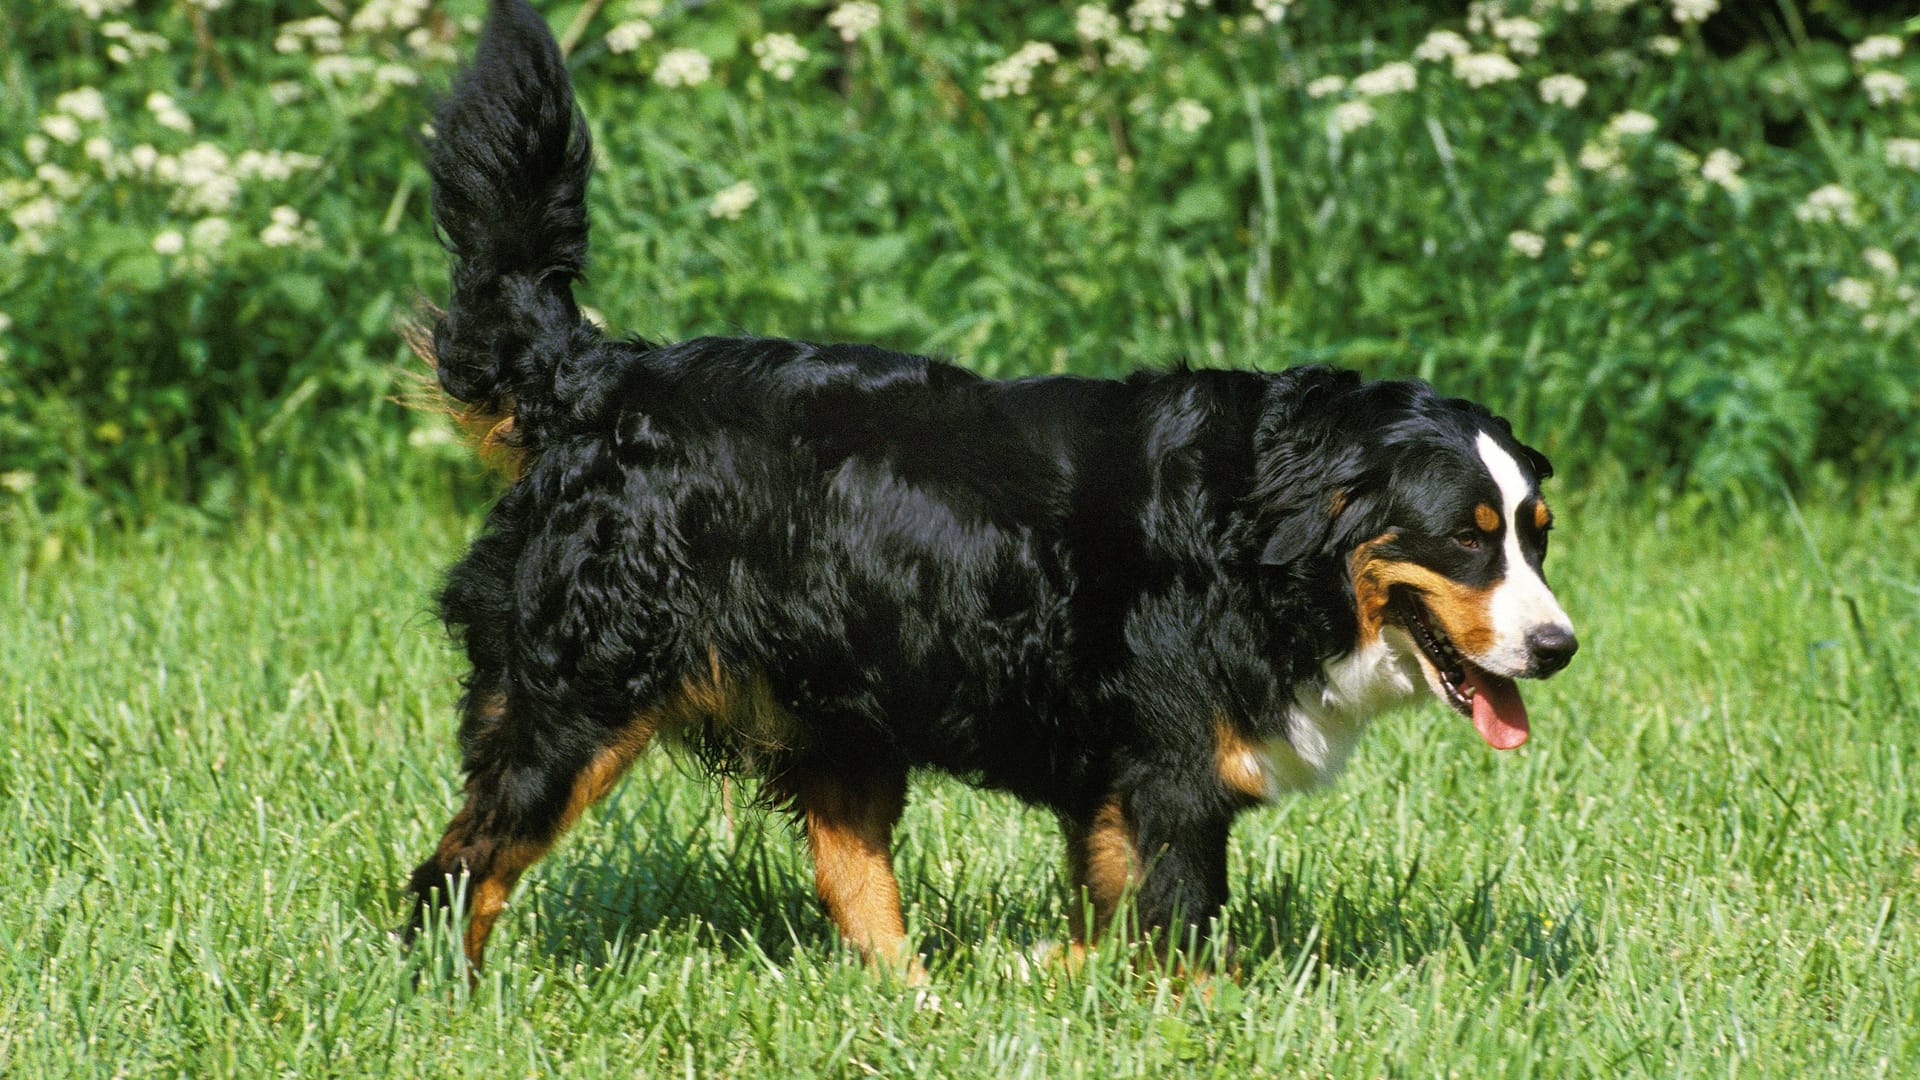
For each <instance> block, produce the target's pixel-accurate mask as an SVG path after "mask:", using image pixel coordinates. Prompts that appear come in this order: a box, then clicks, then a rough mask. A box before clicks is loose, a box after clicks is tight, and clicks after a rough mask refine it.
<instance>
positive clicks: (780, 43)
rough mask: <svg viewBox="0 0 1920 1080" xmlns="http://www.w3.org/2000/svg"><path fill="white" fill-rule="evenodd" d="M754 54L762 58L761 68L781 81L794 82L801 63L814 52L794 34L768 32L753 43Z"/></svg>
mask: <svg viewBox="0 0 1920 1080" xmlns="http://www.w3.org/2000/svg"><path fill="white" fill-rule="evenodd" d="M753 55H755V56H757V57H759V58H760V70H762V71H766V72H770V73H771V74H772V75H773V77H774V78H776V79H778V80H780V81H781V82H792V81H793V77H794V76H795V75H797V74H799V72H800V65H801V64H804V63H806V62H807V57H809V56H811V55H813V54H812V52H811V51H809V50H808V49H807V47H806V46H805V45H802V44H800V39H799V38H797V37H794V36H793V35H792V34H768V35H767V36H766V37H763V38H761V39H760V40H758V41H756V42H754V43H753Z"/></svg>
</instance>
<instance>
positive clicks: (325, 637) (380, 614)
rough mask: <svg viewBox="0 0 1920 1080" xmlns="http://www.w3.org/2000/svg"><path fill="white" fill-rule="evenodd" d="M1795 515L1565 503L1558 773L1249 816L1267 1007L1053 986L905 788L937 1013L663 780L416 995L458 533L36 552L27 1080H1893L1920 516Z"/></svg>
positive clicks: (1533, 760)
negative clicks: (495, 1076)
mask: <svg viewBox="0 0 1920 1080" xmlns="http://www.w3.org/2000/svg"><path fill="white" fill-rule="evenodd" d="M1774 510H1775V511H1776V512H1774V513H1769V514H1767V515H1764V516H1758V517H1754V518H1751V519H1749V520H1747V521H1745V522H1744V523H1741V524H1738V525H1719V526H1716V525H1711V524H1702V523H1701V522H1700V521H1698V520H1696V517H1695V514H1694V513H1693V512H1691V511H1688V510H1683V509H1680V508H1672V509H1668V510H1662V511H1655V510H1650V509H1648V508H1647V507H1645V506H1643V505H1637V504H1628V505H1625V506H1623V505H1620V504H1619V503H1617V502H1615V501H1611V500H1609V499H1603V498H1601V497H1599V496H1586V497H1579V498H1570V499H1569V500H1568V501H1566V502H1565V503H1564V504H1563V505H1562V507H1561V520H1562V523H1563V524H1562V527H1561V528H1560V530H1559V532H1558V536H1559V539H1558V540H1556V544H1555V552H1554V556H1553V560H1552V564H1551V567H1550V569H1551V570H1552V571H1553V574H1554V580H1555V585H1556V587H1557V589H1558V591H1559V592H1560V594H1561V596H1562V598H1563V599H1564V600H1565V602H1566V604H1567V607H1568V608H1569V610H1570V611H1571V612H1572V613H1573V615H1574V618H1575V619H1576V620H1577V621H1578V623H1579V624H1580V626H1581V629H1582V637H1583V640H1584V641H1585V647H1584V648H1583V650H1582V652H1581V655H1580V657H1579V658H1578V659H1577V660H1576V661H1575V663H1574V665H1573V667H1572V668H1571V669H1570V670H1569V671H1568V672H1567V673H1566V674H1564V675H1562V676H1561V677H1560V678H1558V679H1556V680H1554V681H1552V682H1550V683H1546V684H1540V685H1537V686H1534V687H1532V688H1530V697H1531V703H1532V708H1533V714H1534V737H1533V739H1532V741H1530V742H1529V743H1528V744H1527V746H1525V747H1524V748H1522V749H1520V750H1517V751H1513V752H1511V753H1508V754H1504V755H1503V754H1496V753H1495V752H1494V751H1491V750H1489V749H1488V748H1487V747H1486V746H1485V745H1484V744H1483V743H1481V742H1480V740H1479V738H1478V737H1477V736H1476V735H1475V734H1474V733H1473V731H1472V729H1471V726H1470V725H1468V724H1467V723H1466V722H1465V721H1463V720H1461V719H1460V718H1458V717H1457V716H1454V715H1453V714H1451V713H1449V712H1446V711H1445V710H1443V709H1442V708H1440V707H1438V706H1434V705H1426V706H1422V707H1420V708H1419V709H1417V710H1415V711H1411V712H1407V713H1402V714H1396V715H1393V716H1390V717H1388V718H1386V719H1384V720H1382V721H1380V722H1378V723H1377V724H1376V727H1375V730H1374V731H1373V732H1372V733H1371V734H1370V735H1369V737H1368V739H1367V741H1366V742H1364V743H1363V744H1362V747H1361V750H1360V752H1359V753H1358V754H1357V757H1356V761H1355V762H1354V764H1353V766H1352V767H1351V768H1350V769H1349V770H1348V772H1347V774H1346V776H1345V777H1344V778H1343V779H1342V780H1341V781H1340V782H1339V783H1338V784H1337V785H1335V786H1333V787H1331V788H1329V789H1327V790H1325V791H1323V792H1320V793H1317V794H1313V795H1309V796H1303V797H1299V798H1295V799H1291V800H1289V801H1287V802H1285V803H1284V804H1282V805H1281V806H1279V807H1277V808H1273V809H1270V810H1264V811H1257V812H1254V813H1250V814H1248V815H1247V816H1245V817H1244V818H1243V819H1242V820H1241V823H1240V825H1239V826H1238V828H1237V830H1236V833H1235V838H1234V847H1233V868H1232V877H1233V888H1234V897H1235V899H1234V901H1233V904H1232V906H1231V908H1230V910H1229V913H1228V915H1229V920H1230V929H1231V933H1232V934H1233V936H1234V939H1235V940H1236V942H1237V943H1238V947H1239V950H1240V954H1239V956H1240V965H1241V972H1240V974H1239V976H1238V977H1237V978H1233V979H1227V978H1215V979H1211V980H1207V981H1206V982H1204V983H1203V984H1201V985H1200V986H1198V987H1196V986H1193V985H1191V984H1189V983H1188V982H1187V981H1185V980H1183V979H1180V978H1169V977H1165V976H1164V974H1163V973H1159V972H1156V971H1155V970H1153V969H1152V967H1151V966H1150V965H1147V966H1144V967H1143V966H1140V965H1136V964H1135V963H1134V962H1133V961H1131V960H1130V959H1129V958H1127V957H1126V956H1125V955H1123V954H1120V953H1118V952H1113V951H1109V952H1106V953H1102V954H1099V955H1098V956H1097V959H1096V961H1095V963H1094V964H1093V965H1092V966H1091V967H1090V968H1089V969H1088V970H1086V971H1084V972H1081V973H1079V974H1070V973H1068V972H1066V971H1063V970H1061V969H1060V968H1059V967H1058V966H1048V965H1047V964H1046V963H1044V962H1042V963H1032V962H1030V961H1031V960H1032V958H1033V957H1034V956H1035V955H1036V954H1037V953H1038V952H1039V951H1040V950H1042V949H1043V947H1044V945H1045V943H1047V942H1049V941H1052V942H1057V941H1059V940H1060V939H1061V938H1063V937H1064V935H1065V933H1066V927H1067V916H1066V906H1065V905H1066V902H1067V901H1066V895H1065V889H1064V885H1063V873H1062V868H1061V863H1062V859H1061V846H1060V840H1059V837H1058V833H1057V830H1056V829H1055V827H1054V826H1053V824H1052V822H1051V820H1050V819H1049V818H1047V817H1046V816H1045V815H1042V814H1038V813H1035V812H1033V811H1029V810H1025V809H1023V808H1021V807H1020V806H1019V805H1018V804H1017V803H1015V802H1014V801H1013V800H1011V799H1009V798H1007V797H1005V796H1000V795H992V794H982V793H978V792H974V791H971V790H969V789H966V788H963V787H960V786H958V785H956V784H954V783H952V782H949V781H945V780H939V779H934V778H923V779H921V780H920V781H917V782H916V784H915V786H914V791H913V801H912V804H911V806H910V809H909V811H908V813H907V817H906V820H905V822H904V824H903V827H902V834H901V838H900V842H899V851H900V856H899V869H900V875H901V879H902V882H903V889H904V892H905V893H906V902H907V915H908V921H909V924H910V933H911V934H912V936H913V938H914V940H915V941H916V942H918V943H919V945H920V947H921V948H923V949H924V950H926V951H927V953H928V955H929V958H930V959H929V966H930V968H931V972H932V987H931V991H932V994H933V995H934V998H932V999H927V998H922V997H920V996H918V995H916V994H915V993H914V992H913V991H910V990H906V989H903V988H901V987H899V986H897V985H892V984H890V983H888V982H887V981H886V980H884V979H877V978H876V977H875V976H874V975H873V974H871V973H870V972H868V971H867V970H866V969H864V968H863V967H862V966H861V965H860V964H859V962H858V961H857V960H856V959H854V958H852V957H851V956H850V955H846V954H843V953H841V952H840V951H839V950H838V947H837V945H836V943H835V941H834V938H833V935H832V932H831V930H830V928H829V926H828V925H827V923H826V921H825V919H824V917H823V916H822V915H821V914H820V913H819V912H818V911H817V910H816V907H815V905H814V902H813V900H812V895H811V877H810V871H809V870H808V869H807V867H806V866H805V864H804V862H803V860H802V859H801V849H800V845H799V843H798V841H797V837H796V836H795V835H794V834H793V832H792V830H791V829H790V828H789V827H788V826H787V825H786V824H785V823H784V821H783V820H781V819H768V818H765V817H763V816H761V815H759V814H757V813H754V812H751V811H748V810H744V809H743V810H740V811H739V812H738V813H736V814H734V815H732V816H731V818H729V816H728V815H727V813H726V812H725V811H726V808H725V806H724V805H723V803H722V801H721V798H720V796H719V795H718V793H717V792H716V791H715V789H714V788H713V787H712V786H711V785H709V784H707V783H705V782H704V781H702V780H700V779H699V778H697V777H696V776H695V775H694V773H693V771H692V769H691V768H690V767H689V766H688V765H686V764H685V763H677V762H675V761H674V760H673V759H671V758H670V757H667V756H664V755H656V756H654V757H652V758H650V759H648V760H647V761H646V762H644V763H643V764H642V765H641V766H640V767H638V768H637V769H636V770H635V772H634V774H633V775H631V776H630V777H629V778H628V779H627V780H626V781H625V783H624V785H623V786H622V787H621V788H620V789H619V790H618V791H617V792H616V793H615V794H614V795H613V796H612V797H611V798H610V799H609V800H608V801H607V802H606V803H605V804H603V805H602V807H601V808H600V809H599V810H597V811H596V812H595V813H594V814H592V815H590V817H589V819H588V820H587V821H585V822H584V823H583V824H582V825H581V826H580V827H579V828H578V829H577V830H576V831H575V833H574V834H573V836H572V838H571V839H570V840H569V841H568V843H567V844H565V845H564V846H563V847H562V848H561V849H560V851H558V852H557V853H556V854H555V855H553V856H552V857H550V858H549V859H547V860H546V861H545V862H543V863H542V864H541V865H540V866H539V867H538V868H536V870H535V871H534V872H533V873H531V874H530V875H529V877H528V880H527V881H526V883H525V884H524V885H523V886H522V888H521V891H520V893H519V894H518V898H517V899H516V900H515V902H514V904H513V906H512V908H511V909H510V910H509V913H508V915H507V916H506V917H505V918H504V920H503V921H502V923H501V926H500V928H499V929H498V930H497V931H496V934H495V939H494V940H495V944H494V946H493V949H492V950H491V952H490V955H489V961H490V963H489V966H488V969H487V971H486V974H485V977H484V978H483V979H482V980H481V982H480V984H479V986H478V988H477V989H476V990H474V991H473V992H471V993H470V992H469V990H468V988H467V984H466V980H465V978H464V977H463V976H462V975H461V974H460V973H459V968H458V967H457V966H456V964H455V962H454V960H453V959H452V957H453V956H454V955H456V951H455V950H451V949H450V948H449V943H448V942H447V941H445V940H441V939H430V940H429V941H428V943H427V946H426V947H424V948H421V949H418V950H416V951H415V952H413V953H412V954H411V955H409V954H404V953H403V952H402V951H401V950H400V949H399V948H398V947H397V946H396V944H395V943H394V941H393V940H392V939H391V938H390V937H389V933H390V931H392V930H393V929H394V928H396V927H397V926H399V925H400V923H401V922H402V920H403V918H404V915H405V910H404V908H403V900H402V897H401V895H400V886H401V883H402V881H403V880H404V877H405V874H406V872H407V871H408V870H409V869H410V868H411V866H412V865H413V863H414V862H415V861H417V860H418V859H419V858H420V857H422V855H423V854H424V853H425V852H426V851H427V850H428V848H429V846H430V845H431V844H432V843H433V842H434V840H435V839H436V838H437V836H438V835H439V829H440V826H441V825H442V824H444V820H445V816H446V815H447V814H448V813H450V811H451V809H452V807H453V806H454V805H455V801H456V797H457V791H458V781H457V777H456V773H455V762H456V758H455V753H454V748H453V744H452V737H451V731H452V720H451V709H450V704H449V703H450V701H451V700H452V698H453V696H454V694H455V692H456V685H455V677H456V675H457V669H456V667H455V664H454V658H453V657H452V656H450V655H449V652H448V650H447V648H446V647H445V645H444V642H443V640H442V635H441V633H440V632H439V630H438V628H437V626H436V625H435V623H434V621H433V619H432V618H431V616H430V614H429V602H428V596H429V593H430V591H431V589H432V587H433V584H434V581H435V579H436V575H437V573H438V568H439V564H440V562H441V561H442V559H443V558H444V556H445V553H446V552H448V551H450V550H452V548H453V545H455V544H456V543H457V542H458V541H459V539H460V537H461V536H462V534H464V533H465V532H466V531H468V530H469V529H470V528H471V527H472V520H471V515H470V514H468V513H464V512H460V511H458V510H456V509H455V507H454V506H453V505H452V504H451V503H450V502H448V501H447V500H444V499H441V500H423V501H416V502H410V503H401V502H393V503H389V504H385V505H380V506H375V507H361V508H355V509H353V510H351V511H344V512H342V511H336V512H332V513H326V512H322V511H318V510H312V509H307V510H299V511H288V512H287V513H286V514H285V515H282V516H274V517H271V518H264V519H254V520H250V521H249V522H248V523H247V524H246V525H245V526H243V527H242V528H241V529H240V530H239V532H238V533H237V534H235V535H231V536H223V537H217V538H215V537H195V536H187V535H181V534H180V533H178V532H177V531H167V532H165V533H162V534H158V535H155V536H150V537H144V538H142V537H129V536H126V535H124V534H119V533H115V534H111V535H103V536H100V537H97V538H80V539H76V540H71V541H69V542H68V544H67V545H66V546H64V547H63V548H62V549H61V550H58V551H49V550H45V549H44V546H43V548H42V549H40V550H37V551H36V550H32V549H29V550H28V552H27V554H26V555H25V561H24V564H22V565H16V566H14V567H13V568H12V569H11V570H10V572H9V573H8V576H7V579H6V582H5V587H6V592H7V598H6V603H4V604H0V670H4V671H6V672H7V673H8V675H7V682H8V685H7V688H6V699H7V701H8V705H7V718H6V723H7V729H8V738H7V749H6V753H5V754H4V755H3V756H0V792H4V793H5V802H4V806H0V891H3V892H4V894H5V895H6V896H7V897H9V903H8V905H7V908H6V911H5V913H4V915H0V1072H4V1073H6V1074H8V1075H14V1076H64V1075H107V1074H111V1075H122V1076H148V1075H193V1076H263V1075H406V1076H456V1075H472V1074H474V1073H477V1072H483V1071H484V1072H490V1073H511V1074H515V1075H528V1076H536V1075H539V1076H544V1075H605V1074H608V1073H617V1074H618V1073H624V1074H634V1075H663V1076H664V1075H688V1076H709V1075H742V1076H754V1075H760V1076H768V1075H780V1076H857V1075H875V1074H877V1075H886V1076H908V1075H923V1076H939V1075H947V1076H1006V1077H1020V1076H1035V1077H1043V1076H1044V1077H1054V1076H1120V1075H1157V1074H1166V1073H1169V1072H1174V1073H1179V1074H1183V1075H1184V1074H1191V1075H1204V1076H1246V1075H1335V1076H1444V1075H1466V1076H1541V1075H1555V1076H1600V1077H1613V1076H1627V1075H1639V1076H1655V1077H1672V1076H1696V1075H1714V1076H1789V1075H1792V1076H1811V1075H1833V1076H1888V1077H1899V1076H1906V1075H1910V1074H1911V1071H1912V1067H1913V1065H1914V1064H1915V1063H1916V1062H1920V997H1916V995H1915V994H1914V993H1913V985H1914V980H1915V975H1916V973H1920V934H1916V932H1915V927H1914V913H1915V912H1914V900H1915V897H1916V896H1917V895H1920V846H1917V843H1920V841H1917V839H1916V838H1917V837H1920V831H1917V827H1920V799H1917V798H1916V796H1915V794H1914V786H1913V785H1914V779H1915V778H1914V777H1913V776H1912V775H1911V773H1912V770H1913V768H1914V763H1915V761H1916V760H1920V756H1916V751H1920V724H1917V723H1916V719H1920V718H1917V717H1916V714H1915V711H1914V709H1915V702H1916V701H1920V680H1916V679H1915V677H1914V669H1913V666H1912V664H1911V662H1910V659H1909V658H1911V657H1912V656H1913V655H1914V654H1915V652H1916V651H1917V650H1920V573H1916V569H1915V568H1916V567H1917V566H1920V539H1917V538H1920V500H1916V499H1915V498H1914V497H1913V496H1912V495H1911V494H1908V495H1906V496H1903V497H1898V498H1886V499H1881V500H1878V501H1875V502H1871V503H1867V504H1864V505H1861V506H1858V507H1850V508H1839V507H1834V506H1825V507H1823V508H1820V509H1812V508H1809V509H1806V510H1803V511H1799V512H1798V514H1797V516H1796V513H1794V512H1790V511H1789V510H1788V509H1787V508H1785V507H1780V506H1776V507H1774ZM20 546H21V547H22V548H27V547H28V545H26V544H24V543H23V544H22V545H20ZM737 794H738V795H740V796H743V797H744V795H746V794H747V793H746V792H740V793H737Z"/></svg>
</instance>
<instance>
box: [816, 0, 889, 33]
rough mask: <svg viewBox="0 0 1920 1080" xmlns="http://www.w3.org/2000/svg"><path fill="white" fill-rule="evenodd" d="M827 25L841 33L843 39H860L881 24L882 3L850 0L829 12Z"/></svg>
mask: <svg viewBox="0 0 1920 1080" xmlns="http://www.w3.org/2000/svg"><path fill="white" fill-rule="evenodd" d="M827 25H828V26H831V27H833V29H834V30H835V31H836V32H838V33H839V35H840V40H841V41H847V42H852V41H858V40H859V39H860V38H862V37H863V36H865V35H866V33H867V32H868V31H869V30H872V29H873V28H874V27H876V26H879V25H880V5H879V4H874V3H869V2H868V0H849V2H848V3H844V4H841V5H840V6H839V7H837V8H834V9H833V10H832V11H831V12H828V13H827Z"/></svg>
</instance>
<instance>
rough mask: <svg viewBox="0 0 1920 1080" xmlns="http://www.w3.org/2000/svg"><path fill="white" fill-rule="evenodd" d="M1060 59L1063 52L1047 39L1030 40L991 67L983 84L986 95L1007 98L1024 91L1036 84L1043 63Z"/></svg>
mask: <svg viewBox="0 0 1920 1080" xmlns="http://www.w3.org/2000/svg"><path fill="white" fill-rule="evenodd" d="M1059 59H1060V53H1059V51H1058V50H1057V49H1055V48H1054V47H1053V46H1051V45H1049V44H1047V43H1046V42H1044V41H1029V42H1027V43H1026V44H1025V45H1022V46H1020V48H1018V49H1016V50H1014V53H1013V55H1012V56H1009V57H1007V58H1006V59H1005V60H1002V61H1000V62H999V63H997V64H994V65H993V66H991V67H989V68H987V77H986V81H985V82H983V83H981V84H980V96H981V97H983V98H1003V97H1007V96H1009V95H1013V96H1018V95H1020V94H1024V93H1026V92H1027V90H1028V89H1030V88H1031V87H1032V85H1033V75H1034V72H1035V71H1037V70H1038V69H1039V67H1040V65H1041V64H1051V63H1053V62H1055V61H1057V60H1059Z"/></svg>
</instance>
